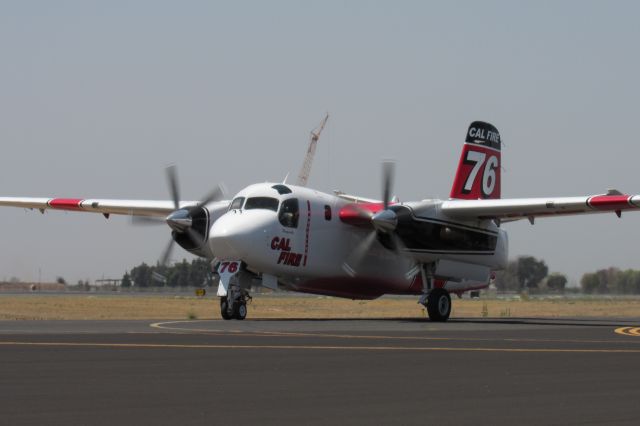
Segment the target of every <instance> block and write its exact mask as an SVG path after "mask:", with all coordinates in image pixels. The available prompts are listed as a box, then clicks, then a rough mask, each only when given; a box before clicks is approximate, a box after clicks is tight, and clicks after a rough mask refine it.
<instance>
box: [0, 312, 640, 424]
mask: <svg viewBox="0 0 640 426" xmlns="http://www.w3.org/2000/svg"><path fill="white" fill-rule="evenodd" d="M639 360H640V318H638V319H619V320H610V319H608V320H594V319H588V320H587V319H563V320H539V319H526V318H520V319H515V318H509V319H491V318H484V319H454V320H450V321H449V322H447V323H431V322H428V321H425V320H415V321H412V320H406V319H380V320H355V319H354V320H284V319H283V320H251V319H249V318H248V319H247V320H245V321H222V320H206V321H169V322H167V321H163V322H149V321H0V415H1V417H0V418H1V419H2V420H1V423H2V424H11V425H22V424H25V425H26V424H29V425H30V424H64V425H75V424H92V425H103V424H104V425H107V424H124V425H128V424H154V425H165V424H166V425H175V424H180V425H190V424H207V425H211V424H216V425H218V424H260V425H281V424H296V425H300V424H303V425H325V424H341V425H364V424H367V425H372V424H376V425H377V424H402V425H414V424H415V425H418V424H420V425H425V424H439V425H446V424H474V425H477V424H491V425H499V424H510V425H513V424H537V425H539V424H563V425H566V424H608V425H612V424H620V425H622V424H629V425H631V424H633V425H636V424H638V419H640V407H639V406H638V403H637V401H638V400H639V399H640V381H639V379H640V373H639V372H638V365H639V364H638V361H639Z"/></svg>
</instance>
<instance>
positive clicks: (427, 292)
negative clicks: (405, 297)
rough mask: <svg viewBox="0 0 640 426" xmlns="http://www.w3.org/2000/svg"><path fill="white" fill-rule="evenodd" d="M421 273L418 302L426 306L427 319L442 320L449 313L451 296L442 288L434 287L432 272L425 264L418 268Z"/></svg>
mask: <svg viewBox="0 0 640 426" xmlns="http://www.w3.org/2000/svg"><path fill="white" fill-rule="evenodd" d="M420 270H421V273H422V283H423V289H422V296H421V297H420V301H419V302H418V303H420V304H421V305H423V306H424V307H425V308H427V314H428V315H429V319H430V320H431V321H434V322H444V321H446V320H448V319H449V315H451V296H450V295H449V292H448V291H447V290H445V289H444V288H434V286H433V281H434V280H433V274H431V273H430V271H429V270H428V266H427V265H422V267H421V268H420Z"/></svg>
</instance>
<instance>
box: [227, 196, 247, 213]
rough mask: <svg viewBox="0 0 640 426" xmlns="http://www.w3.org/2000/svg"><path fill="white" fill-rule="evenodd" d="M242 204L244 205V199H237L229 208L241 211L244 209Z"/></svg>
mask: <svg viewBox="0 0 640 426" xmlns="http://www.w3.org/2000/svg"><path fill="white" fill-rule="evenodd" d="M242 203H244V197H237V198H235V199H234V200H233V201H232V202H231V205H230V206H229V210H240V209H241V208H242Z"/></svg>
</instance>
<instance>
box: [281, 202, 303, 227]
mask: <svg viewBox="0 0 640 426" xmlns="http://www.w3.org/2000/svg"><path fill="white" fill-rule="evenodd" d="M299 217H300V208H299V207H298V199H297V198H289V199H288V200H284V201H283V202H282V206H281V207H280V213H278V219H279V220H280V223H281V224H282V226H286V227H287V228H297V227H298V218H299Z"/></svg>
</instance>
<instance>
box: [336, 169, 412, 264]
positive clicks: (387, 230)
mask: <svg viewBox="0 0 640 426" xmlns="http://www.w3.org/2000/svg"><path fill="white" fill-rule="evenodd" d="M394 174H395V163H394V162H391V161H385V162H383V163H382V202H383V209H382V210H380V211H378V212H377V213H374V212H372V211H369V210H366V209H364V208H362V207H360V206H358V205H357V204H354V205H352V206H350V207H352V208H354V209H355V210H357V211H358V213H359V215H360V216H361V217H362V219H363V222H364V223H365V224H366V223H367V222H368V224H369V225H370V226H371V227H372V228H373V230H372V231H371V232H370V233H369V235H367V237H366V238H365V239H364V240H362V242H361V243H360V244H358V246H357V247H356V248H355V249H354V250H353V252H352V253H351V255H350V256H349V258H348V259H347V261H346V262H345V263H344V265H343V268H344V269H345V270H346V271H347V273H349V274H350V275H352V276H356V275H358V274H359V272H360V271H359V270H360V269H362V266H363V263H364V260H365V259H366V257H367V256H368V255H369V254H370V253H371V251H372V246H373V244H374V242H375V241H376V240H378V241H379V242H380V244H382V245H383V246H384V247H385V248H387V249H388V250H390V251H391V252H393V253H394V255H395V259H394V261H393V264H392V265H389V266H390V268H391V272H392V273H401V274H402V275H405V274H406V272H407V271H408V270H409V269H410V265H409V264H408V262H409V261H408V259H407V258H406V257H405V256H403V255H402V252H403V251H404V250H405V246H404V244H403V242H402V240H401V239H400V237H399V236H398V234H397V233H396V232H395V231H396V228H397V227H398V216H397V215H396V212H395V211H393V210H391V209H390V208H389V205H390V203H391V191H392V188H393V178H394Z"/></svg>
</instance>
